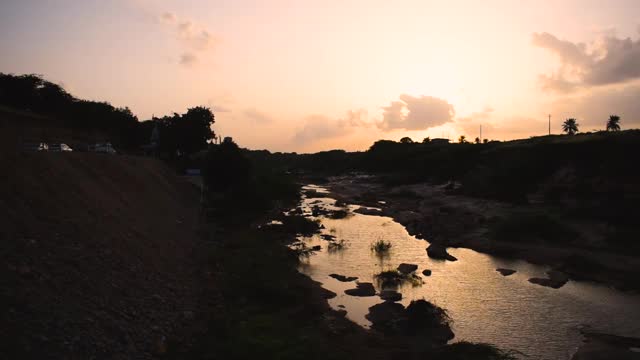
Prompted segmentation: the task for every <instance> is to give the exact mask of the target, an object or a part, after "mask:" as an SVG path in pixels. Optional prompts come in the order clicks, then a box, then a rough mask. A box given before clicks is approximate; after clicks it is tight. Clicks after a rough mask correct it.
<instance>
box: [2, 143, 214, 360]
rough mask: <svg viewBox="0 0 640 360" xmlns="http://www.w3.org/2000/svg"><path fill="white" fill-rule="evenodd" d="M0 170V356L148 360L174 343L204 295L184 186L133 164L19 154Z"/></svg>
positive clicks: (159, 170) (192, 194) (190, 190)
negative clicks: (2, 339) (0, 267)
mask: <svg viewBox="0 0 640 360" xmlns="http://www.w3.org/2000/svg"><path fill="white" fill-rule="evenodd" d="M0 166H2V169H3V173H5V174H6V176H2V177H1V178H0V192H1V193H0V241H1V242H2V244H3V246H2V250H1V252H0V257H1V259H2V263H1V264H2V267H3V269H2V272H0V274H2V275H0V289H1V290H0V299H1V301H2V304H3V309H4V311H3V312H2V319H0V323H2V324H3V326H1V327H0V336H1V337H3V338H4V339H15V341H12V342H3V345H2V348H1V349H0V353H4V354H13V355H14V356H12V358H23V359H24V358H95V357H98V358H149V357H151V356H152V355H151V354H153V353H158V352H163V351H164V348H165V346H166V344H167V343H170V342H171V341H173V340H177V341H180V339H179V335H180V334H182V333H184V331H186V330H187V326H188V325H189V324H188V323H189V322H190V320H191V318H192V317H193V314H194V312H195V311H197V307H198V304H197V301H198V291H201V290H198V288H202V287H201V286H200V285H201V284H199V283H198V276H197V274H198V270H199V269H198V266H197V264H196V260H194V259H197V258H198V257H196V256H194V253H196V252H197V250H198V246H199V245H198V235H197V233H196V232H197V221H198V209H199V208H198V206H199V204H198V196H199V194H198V191H197V189H196V188H195V187H193V185H191V184H188V183H186V182H184V181H182V179H180V178H178V177H177V176H175V175H174V174H173V173H172V172H171V170H169V169H168V168H167V167H166V166H164V165H163V164H162V163H161V162H159V161H156V160H153V159H147V158H137V157H125V156H105V155H101V154H89V153H35V154H18V155H17V156H15V157H5V158H3V159H1V160H0ZM176 336H178V337H176ZM125 353H126V354H127V355H126V356H125V355H124V354H125Z"/></svg>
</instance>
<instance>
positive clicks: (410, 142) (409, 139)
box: [400, 136, 413, 144]
mask: <svg viewBox="0 0 640 360" xmlns="http://www.w3.org/2000/svg"><path fill="white" fill-rule="evenodd" d="M400 142H401V143H402V144H413V140H411V138H410V137H408V136H405V137H403V138H402V139H400Z"/></svg>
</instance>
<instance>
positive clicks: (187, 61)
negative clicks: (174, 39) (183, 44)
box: [180, 53, 198, 66]
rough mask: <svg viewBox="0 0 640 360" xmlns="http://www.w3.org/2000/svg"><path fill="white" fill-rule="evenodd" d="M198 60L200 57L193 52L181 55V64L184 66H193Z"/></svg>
mask: <svg viewBox="0 0 640 360" xmlns="http://www.w3.org/2000/svg"><path fill="white" fill-rule="evenodd" d="M196 62H198V57H197V56H196V55H194V54H192V53H184V54H182V55H180V64H181V65H184V66H193V65H194V64H195V63H196Z"/></svg>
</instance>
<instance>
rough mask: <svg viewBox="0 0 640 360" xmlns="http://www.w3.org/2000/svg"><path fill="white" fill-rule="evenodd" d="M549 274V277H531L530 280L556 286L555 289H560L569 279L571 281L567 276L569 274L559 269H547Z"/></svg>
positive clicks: (547, 285) (539, 283) (534, 282)
mask: <svg viewBox="0 0 640 360" xmlns="http://www.w3.org/2000/svg"><path fill="white" fill-rule="evenodd" d="M547 275H548V276H549V278H548V279H545V278H531V279H529V282H530V283H533V284H538V285H542V286H546V287H550V288H554V289H559V288H561V287H563V286H564V284H566V283H567V281H569V277H568V276H567V274H565V273H563V272H560V271H557V270H550V271H547Z"/></svg>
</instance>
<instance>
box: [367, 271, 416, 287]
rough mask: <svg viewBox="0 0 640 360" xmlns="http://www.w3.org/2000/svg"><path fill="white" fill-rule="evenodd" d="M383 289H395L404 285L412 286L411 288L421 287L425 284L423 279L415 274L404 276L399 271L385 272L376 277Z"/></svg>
mask: <svg viewBox="0 0 640 360" xmlns="http://www.w3.org/2000/svg"><path fill="white" fill-rule="evenodd" d="M374 277H375V279H376V280H377V281H378V283H379V286H380V287H381V288H386V287H393V288H396V287H398V286H400V285H403V284H406V283H408V284H411V286H413V287H416V286H421V285H422V284H423V281H422V278H421V277H419V276H417V275H415V274H403V273H401V272H400V271H398V270H385V271H383V272H381V273H379V274H376V275H374Z"/></svg>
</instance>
